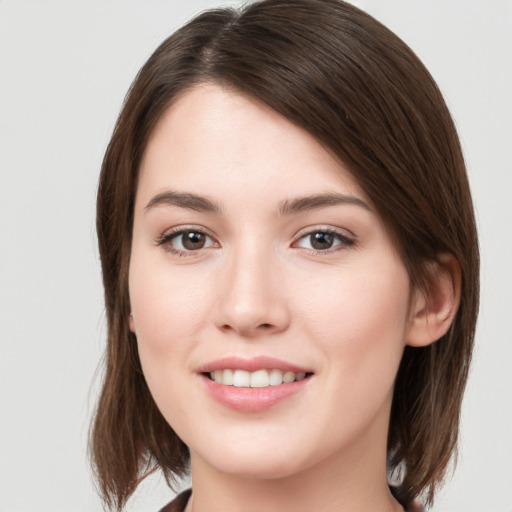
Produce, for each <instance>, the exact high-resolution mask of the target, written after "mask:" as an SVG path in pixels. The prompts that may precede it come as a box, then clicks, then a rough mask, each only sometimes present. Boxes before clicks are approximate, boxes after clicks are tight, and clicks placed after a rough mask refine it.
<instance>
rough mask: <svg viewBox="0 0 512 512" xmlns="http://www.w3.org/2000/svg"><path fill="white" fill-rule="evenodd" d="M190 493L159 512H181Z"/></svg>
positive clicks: (179, 496) (190, 490)
mask: <svg viewBox="0 0 512 512" xmlns="http://www.w3.org/2000/svg"><path fill="white" fill-rule="evenodd" d="M191 492H192V489H187V490H186V491H183V492H182V493H180V494H178V496H176V498H174V499H173V500H172V501H171V502H170V503H167V505H165V507H164V508H162V509H161V510H160V512H183V511H184V510H185V507H186V506H187V502H188V499H189V498H190V494H191ZM413 512H414V511H413Z"/></svg>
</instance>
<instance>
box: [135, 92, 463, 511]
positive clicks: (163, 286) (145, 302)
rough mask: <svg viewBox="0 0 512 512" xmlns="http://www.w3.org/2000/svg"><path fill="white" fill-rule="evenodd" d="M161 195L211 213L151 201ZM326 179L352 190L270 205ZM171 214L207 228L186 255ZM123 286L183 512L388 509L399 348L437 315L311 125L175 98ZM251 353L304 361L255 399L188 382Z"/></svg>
mask: <svg viewBox="0 0 512 512" xmlns="http://www.w3.org/2000/svg"><path fill="white" fill-rule="evenodd" d="M168 191H173V192H179V193H182V194H183V193H193V194H197V195H200V196H204V197H207V198H209V200H210V201H212V202H214V203H215V204H216V205H217V206H218V207H219V209H220V210H221V211H220V212H209V211H198V210H195V209H192V208H189V207H184V206H178V205H175V204H162V203H159V204H154V205H153V206H152V207H149V208H148V204H150V203H151V201H152V200H153V198H155V197H156V196H158V195H159V194H165V193H167V192H168ZM325 193H337V194H340V195H343V196H348V197H350V198H355V199H356V200H358V201H360V202H361V204H355V203H354V202H352V203H346V204H332V205H324V206H322V207H316V208H313V209H307V210H304V211H301V212H293V213H286V214H283V213H282V212H279V207H280V206H282V204H283V201H293V200H294V199H296V198H302V197H304V196H310V195H314V194H325ZM183 227H186V228H188V229H189V230H191V231H195V230H200V231H203V232H205V233H207V237H206V238H205V239H204V240H205V245H204V246H203V247H202V248H199V249H192V250H188V251H185V250H184V249H183V246H182V245H180V244H181V243H182V241H183V238H182V237H181V236H180V235H179V234H176V230H179V229H181V228H183ZM325 230H333V231H336V233H338V234H339V236H340V238H336V236H335V237H334V238H333V240H334V241H333V247H331V248H328V249H325V248H321V250H318V248H317V250H314V249H313V248H312V238H311V236H310V235H311V233H319V232H320V233H321V232H325ZM171 233H172V234H174V235H175V237H174V238H171ZM165 237H167V238H165ZM176 250H178V251H179V250H181V252H180V253H176V252H175V251H176ZM173 251H174V252H173ZM443 276H448V277H444V278H443V279H441V280H440V283H441V284H440V285H439V284H438V285H436V286H434V287H433V288H432V289H433V290H434V292H435V293H434V292H433V298H434V299H435V300H433V301H432V303H433V304H435V305H436V307H437V310H436V312H435V314H436V315H437V316H436V317H435V318H434V320H435V319H436V318H437V317H439V318H441V317H442V318H443V319H445V320H446V319H448V320H446V321H445V323H446V322H448V324H447V325H449V320H450V318H449V317H450V315H449V314H448V313H447V311H448V309H449V310H450V312H451V311H452V310H453V309H454V306H453V305H454V304H455V303H456V294H454V293H453V288H452V283H453V279H452V278H451V277H450V276H451V274H450V273H449V272H448V273H443ZM129 287H130V299H131V306H132V313H133V316H132V317H131V320H130V328H131V329H132V331H133V332H135V334H136V336H137V340H138V347H139V353H140V358H141V362H142V367H143V371H144V375H145V377H146V380H147V382H148V385H149V388H150V390H151V392H152V394H153V397H154V399H155V401H156V403H157V405H158V406H159V408H160V410H161V412H162V414H163V415H164V417H165V418H166V420H167V421H168V422H169V424H170V425H171V426H172V427H173V428H174V430H175V431H176V432H177V433H178V435H179V436H180V437H181V439H183V441H184V442H185V443H186V444H187V446H188V447H189V449H190V453H191V471H192V481H193V490H194V502H193V510H194V511H195V512H205V511H206V510H208V511H212V510H213V511H217V510H218V511H223V512H229V511H238V512H239V511H245V512H252V511H261V510H266V511H271V512H272V511H277V510H295V511H299V512H301V511H304V512H306V511H311V510H318V511H331V510H332V511H334V510H337V511H339V510H350V511H354V512H357V511H363V510H365V511H367V510H379V511H383V512H386V511H398V510H402V508H401V507H400V505H399V504H398V503H397V502H396V501H395V500H394V499H393V498H392V496H391V494H390V492H389V489H388V486H387V480H386V439H387V432H388V423H389V413H390V407H391V398H392V392H393V382H394V378H395V375H396V372H397V369H398V365H399V362H400V359H401V355H402V352H403V349H404V346H405V345H406V344H407V343H409V344H418V345H420V344H426V343H430V342H432V341H433V340H434V339H433V338H434V337H435V336H437V335H438V334H439V332H441V330H442V327H440V326H438V323H439V322H438V323H436V322H435V321H433V319H432V318H433V317H432V315H431V316H430V317H429V319H427V318H426V316H427V315H426V309H425V308H426V306H425V304H426V303H425V300H424V299H423V298H422V297H423V296H420V295H419V294H418V293H416V292H415V291H414V290H412V289H411V285H410V281H409V277H408V275H407V272H406V269H405V267H404V265H403V263H402V261H401V259H400V257H399V256H398V254H397V251H396V250H395V247H394V246H393V243H392V241H391V238H390V236H389V233H388V232H387V230H386V228H385V226H384V224H383V222H382V220H381V218H380V216H379V215H378V213H377V212H376V211H375V209H374V208H373V206H372V204H371V201H370V200H369V199H368V197H366V196H365V194H364V193H363V191H362V190H361V188H360V187H359V186H358V184H357V182H356V181H355V180H354V178H353V177H352V176H351V175H350V173H349V172H348V171H347V170H346V169H345V168H344V166H343V165H342V164H341V163H340V162H339V161H337V160H336V159H335V158H333V157H332V156H331V155H330V154H329V153H328V152H327V151H326V150H325V149H324V148H323V147H322V145H321V144H320V143H319V142H318V141H316V139H314V138H313V137H312V136H311V135H309V134H308V133H307V132H305V131H304V130H303V129H301V128H298V127H297V126H295V125H293V124H291V123H290V122H289V121H288V120H286V119H285V118H283V117H281V116H280V115H279V114H277V113H276V112H274V111H273V110H271V109H269V108H268V107H266V106H264V105H262V104H261V103H259V102H258V101H257V100H255V99H252V98H250V97H247V96H244V95H242V94H239V93H234V92H233V91H227V90H224V89H222V88H220V87H217V86H215V85H203V86H198V87H196V88H194V89H192V90H190V91H188V92H186V93H185V94H184V95H182V96H181V97H180V98H179V99H178V100H177V101H176V102H175V103H174V104H172V105H171V107H170V108H169V109H168V110H167V111H166V112H165V114H164V115H163V116H162V118H161V119H160V121H159V123H158V124H157V126H156V128H155V129H154V132H153V133H152V135H151V138H150V140H149V142H148V145H147V148H146V151H145V154H144V158H143V162H142V166H141V174H140V181H139V184H138V190H137V195H136V202H135V217H134V226H133V245H132V254H131V262H130V274H129ZM450 289H451V290H452V291H451V292H450ZM447 301H448V302H450V301H451V306H450V308H451V309H450V308H449V307H448V306H447V305H446V304H445V303H446V302H447ZM447 308H448V309H447ZM455 309H456V308H455ZM427 320H428V321H427ZM443 321H444V320H443ZM427 325H428V326H429V327H428V328H427V327H426V326H427ZM446 328H447V327H446ZM428 329H430V330H428ZM441 334H442V333H441ZM435 339H437V338H435ZM261 355H264V356H271V357H277V358H279V359H283V360H285V361H288V362H290V363H293V364H296V365H299V366H301V367H305V368H307V369H308V370H309V371H311V372H313V375H312V376H311V377H310V378H309V380H308V382H307V385H305V386H304V387H303V389H302V390H301V391H300V392H299V393H297V394H295V395H293V396H291V397H289V398H286V399H285V400H282V401H280V402H278V403H277V404H275V405H274V406H272V407H270V408H268V409H265V410H263V411H260V412H242V411H238V410H234V409H230V408H228V407H226V406H225V405H223V404H220V403H219V402H217V401H216V400H214V399H213V398H212V396H211V395H210V394H209V393H208V392H207V391H206V390H205V387H204V386H203V385H202V384H203V383H202V382H201V379H202V377H201V376H200V374H198V368H199V367H200V366H201V365H204V364H206V363H208V362H210V361H213V360H215V359H219V358H222V357H226V356H239V357H242V358H251V357H256V356H261Z"/></svg>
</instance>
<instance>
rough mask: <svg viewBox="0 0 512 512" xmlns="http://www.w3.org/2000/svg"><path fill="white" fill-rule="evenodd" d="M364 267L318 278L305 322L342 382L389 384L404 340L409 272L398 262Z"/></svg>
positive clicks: (303, 314) (305, 311) (362, 384)
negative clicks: (323, 281)
mask: <svg viewBox="0 0 512 512" xmlns="http://www.w3.org/2000/svg"><path fill="white" fill-rule="evenodd" d="M364 268H365V271H364V272H363V271H361V270H359V269H357V268H347V269H344V270H343V272H338V273H337V274H336V275H332V276H331V277H330V279H329V286H325V287H318V284H319V283H317V286H316V288H315V290H316V293H311V294H310V295H309V298H308V300H307V307H305V308H304V309H303V312H302V316H303V318H307V319H306V320H305V321H304V324H303V326H304V329H306V330H309V331H310V332H309V337H310V338H311V339H315V340H317V343H318V344H319V345H320V347H321V349H322V352H323V353H324V354H325V355H326V356H328V365H330V366H331V368H332V369H333V370H334V368H335V367H336V371H337V372H338V373H339V374H340V375H341V376H340V379H341V378H343V379H344V382H348V381H350V382H352V383H356V382H360V384H361V388H362V389H367V388H370V387H371V386H373V384H374V383H378V382H379V381H380V382H381V383H382V385H387V386H388V387H389V386H391V385H392V382H393V381H394V377H395V374H396V371H397V368H398V365H399V362H400V359H401V356H402V352H403V348H404V345H405V339H406V333H407V315H408V306H409V278H408V275H407V273H406V271H405V269H404V268H403V266H402V265H401V264H399V262H398V263H397V264H394V265H391V264H388V265H384V266H383V270H382V271H379V268H380V267H379V266H376V267H375V266H373V267H372V266H371V265H368V266H365V267H364ZM372 268H376V269H377V270H376V271H371V270H370V271H368V269H372ZM384 269H385V271H384Z"/></svg>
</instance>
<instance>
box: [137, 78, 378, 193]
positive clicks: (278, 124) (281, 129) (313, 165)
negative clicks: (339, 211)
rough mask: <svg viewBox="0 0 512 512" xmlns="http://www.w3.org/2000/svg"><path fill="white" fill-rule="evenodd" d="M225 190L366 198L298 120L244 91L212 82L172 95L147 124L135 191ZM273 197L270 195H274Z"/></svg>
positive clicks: (340, 166)
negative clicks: (155, 119)
mask: <svg viewBox="0 0 512 512" xmlns="http://www.w3.org/2000/svg"><path fill="white" fill-rule="evenodd" d="M169 187H171V188H173V189H186V190H189V189H191V188H192V189H194V191H196V192H197V193H203V194H215V193H219V194H221V195H224V196H226V194H227V192H231V193H233V194H242V195H246V194H247V193H248V191H251V192H252V193H253V194H264V195H265V196H266V197H267V198H268V199H269V200H270V199H271V198H272V196H273V193H274V192H275V193H276V194H278V193H280V194H282V193H283V192H284V191H286V193H287V195H291V196H293V195H304V194H305V193H326V192H329V191H339V192H343V193H350V194H353V195H357V196H359V197H361V198H362V199H364V200H365V201H367V202H369V201H368V198H367V197H366V196H365V194H364V192H363V191H362V189H361V188H360V187H359V185H358V184H357V181H356V180H355V178H354V177H353V176H352V175H351V173H350V172H349V171H348V169H347V168H346V167H345V166H344V165H343V164H342V163H341V162H340V161H339V160H337V159H336V158H335V157H334V156H333V155H332V154H331V153H330V152H329V151H327V150H326V149H325V148H324V146H322V144H321V143H320V142H319V141H318V140H316V139H315V138H314V137H313V136H312V135H311V134H309V133H308V132H307V131H306V130H304V129H303V128H301V127H299V126H297V125H295V124H293V123H292V122H290V121H289V120H288V119H286V118H285V117H283V116H282V115H280V114H279V113H277V112H276V111H274V110H273V109H271V108H270V107H268V106H267V105H265V104H263V103H262V102H260V101H258V100H257V99H255V98H252V97H250V96H248V95H245V94H242V93H239V92H234V91H232V90H226V89H224V88H221V87H220V86H216V85H210V84H208V85H201V86H197V87H195V88H193V89H191V90H189V91H187V92H185V93H184V94H183V95H182V96H180V97H179V99H177V100H176V101H175V102H174V103H173V104H172V105H171V106H170V107H169V108H168V109H167V110H166V111H165V112H164V114H163V115H162V117H161V118H160V120H159V122H158V123H157V125H156V127H155V129H154V130H153V132H152V134H151V136H150V138H149V141H148V144H147V147H146V150H145V153H144V157H143V160H142V164H141V170H140V179H139V191H138V193H137V195H138V196H139V195H144V196H146V195H147V194H155V193H160V192H163V191H164V189H166V188H169ZM277 199H278V198H277V197H276V200H277Z"/></svg>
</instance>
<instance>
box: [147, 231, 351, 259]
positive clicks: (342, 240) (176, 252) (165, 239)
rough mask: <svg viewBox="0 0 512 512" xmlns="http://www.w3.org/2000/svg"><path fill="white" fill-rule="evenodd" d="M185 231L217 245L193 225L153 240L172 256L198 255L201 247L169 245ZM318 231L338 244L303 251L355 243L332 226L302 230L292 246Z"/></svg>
mask: <svg viewBox="0 0 512 512" xmlns="http://www.w3.org/2000/svg"><path fill="white" fill-rule="evenodd" d="M185 233H198V234H201V235H203V236H205V237H208V238H209V239H211V240H212V241H213V243H214V244H217V247H218V246H219V245H218V242H215V239H214V238H213V236H211V235H210V234H209V233H208V232H207V231H205V230H204V229H201V228H198V227H194V226H190V227H181V226H180V227H178V228H175V229H173V230H171V231H170V232H166V233H165V234H163V235H161V236H159V237H158V238H156V240H155V242H156V244H157V245H158V246H161V247H163V248H164V250H165V251H166V252H169V253H171V254H172V255H173V256H178V257H180V258H181V257H193V256H195V255H198V254H199V252H200V251H201V250H202V249H203V248H199V249H197V250H189V251H182V250H180V249H176V248H175V247H173V246H172V245H171V242H172V240H174V239H176V238H178V237H179V236H181V235H184V234H185ZM318 233H322V234H325V235H331V236H332V237H334V238H335V239H336V240H337V241H338V242H339V244H338V245H335V246H334V247H330V248H328V249H326V250H318V249H307V248H305V247H303V249H304V250H305V251H307V252H308V253H309V254H312V255H319V254H322V255H325V254H331V253H334V252H337V251H340V250H344V249H347V248H350V247H353V246H354V245H355V244H356V241H355V240H354V238H351V237H350V236H347V235H345V234H344V233H341V232H339V231H337V230H335V229H332V228H322V227H318V228H313V229H308V231H307V232H303V233H302V234H299V236H298V237H297V240H296V241H295V242H293V244H292V247H297V244H298V243H299V242H301V241H302V240H305V239H307V238H308V237H311V236H313V235H315V234H318ZM208 248H209V247H207V248H205V249H208Z"/></svg>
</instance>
